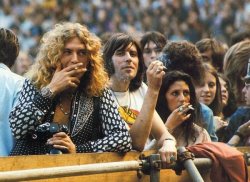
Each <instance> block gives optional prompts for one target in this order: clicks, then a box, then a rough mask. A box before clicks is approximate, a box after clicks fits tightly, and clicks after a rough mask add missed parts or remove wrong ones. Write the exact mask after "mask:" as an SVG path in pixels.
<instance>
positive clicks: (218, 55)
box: [195, 38, 226, 72]
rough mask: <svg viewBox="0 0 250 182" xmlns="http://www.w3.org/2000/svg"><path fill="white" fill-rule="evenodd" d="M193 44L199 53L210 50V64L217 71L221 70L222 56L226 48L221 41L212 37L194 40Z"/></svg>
mask: <svg viewBox="0 0 250 182" xmlns="http://www.w3.org/2000/svg"><path fill="white" fill-rule="evenodd" d="M195 45H196V47H197V48H198V49H199V51H200V53H204V52H206V51H211V57H212V60H211V61H212V62H211V64H212V65H213V66H214V68H215V69H216V70H217V71H218V72H222V68H223V58H224V55H225V53H226V48H224V46H223V43H222V42H220V41H218V40H216V39H213V38H205V39H201V40H200V41H198V42H196V44H195Z"/></svg>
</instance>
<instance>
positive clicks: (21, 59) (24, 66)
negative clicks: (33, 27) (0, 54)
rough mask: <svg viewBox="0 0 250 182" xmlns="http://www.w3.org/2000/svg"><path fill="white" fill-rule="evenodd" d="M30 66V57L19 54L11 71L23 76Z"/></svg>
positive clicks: (24, 53)
mask: <svg viewBox="0 0 250 182" xmlns="http://www.w3.org/2000/svg"><path fill="white" fill-rule="evenodd" d="M32 64H33V59H32V57H31V56H29V55H28V54H27V53H26V52H20V53H19V55H18V57H17V60H16V62H15V64H14V65H13V66H12V68H11V70H12V71H13V72H14V73H16V74H18V75H24V74H25V73H26V72H27V71H28V70H29V68H30V66H31V65H32Z"/></svg>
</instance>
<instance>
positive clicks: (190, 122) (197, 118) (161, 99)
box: [156, 71, 203, 144]
mask: <svg viewBox="0 0 250 182" xmlns="http://www.w3.org/2000/svg"><path fill="white" fill-rule="evenodd" d="M176 81H184V82H185V83H186V84H187V85H188V88H189V92H190V104H191V105H192V106H193V107H194V111H190V112H191V116H190V118H188V119H187V121H185V122H183V123H182V124H181V125H180V127H181V128H182V129H183V131H184V134H185V139H186V142H187V144H188V139H189V138H192V139H193V140H194V141H195V140H196V138H197V137H198V136H197V133H196V131H195V128H194V123H196V124H198V125H200V126H202V125H203V122H202V117H201V108H200V104H199V102H198V100H197V98H196V94H195V88H194V85H193V82H192V79H191V77H190V76H189V75H188V74H186V73H183V72H180V71H169V72H167V73H166V75H164V77H163V80H162V86H161V88H160V92H159V96H158V100H157V104H156V111H157V112H158V114H159V115H160V117H161V119H162V120H163V121H164V122H166V120H167V118H168V117H169V115H170V114H171V113H172V111H170V110H169V107H168V104H170V103H168V101H167V99H166V97H165V95H166V93H167V91H168V90H169V88H170V87H171V85H173V84H174V83H175V82H176Z"/></svg>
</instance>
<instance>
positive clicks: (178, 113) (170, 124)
mask: <svg viewBox="0 0 250 182" xmlns="http://www.w3.org/2000/svg"><path fill="white" fill-rule="evenodd" d="M190 106H192V105H190V104H189V103H186V104H183V105H181V106H180V107H178V108H176V109H175V110H174V111H173V112H172V113H171V114H170V115H169V117H168V119H167V121H166V123H165V126H166V127H167V128H168V129H169V131H173V130H174V129H175V128H176V127H178V126H179V125H180V124H181V123H183V122H184V121H186V120H187V119H188V118H189V117H190V116H191V114H186V113H187V112H188V111H189V110H190V109H192V107H190Z"/></svg>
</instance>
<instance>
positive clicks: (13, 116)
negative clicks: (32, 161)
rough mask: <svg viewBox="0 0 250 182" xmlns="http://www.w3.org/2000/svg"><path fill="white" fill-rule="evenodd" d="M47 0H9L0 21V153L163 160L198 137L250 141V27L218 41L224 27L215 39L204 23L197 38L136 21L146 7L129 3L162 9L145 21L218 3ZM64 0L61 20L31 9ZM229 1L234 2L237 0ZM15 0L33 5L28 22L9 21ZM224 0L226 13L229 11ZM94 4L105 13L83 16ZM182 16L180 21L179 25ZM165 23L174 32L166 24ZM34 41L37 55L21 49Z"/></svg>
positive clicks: (172, 158)
mask: <svg viewBox="0 0 250 182" xmlns="http://www.w3.org/2000/svg"><path fill="white" fill-rule="evenodd" d="M42 2H43V3H41V4H40V5H39V3H38V1H34V2H33V1H22V0H20V1H14V0H13V1H8V0H6V1H4V2H2V3H3V4H4V6H3V7H4V9H3V11H4V13H5V15H6V13H7V12H9V18H10V20H9V21H8V22H9V27H8V28H1V29H0V50H1V51H0V80H1V85H2V86H1V87H0V93H1V94H0V95H1V97H0V102H1V103H3V104H1V106H0V156H8V155H38V154H39V155H41V154H48V153H49V154H59V153H85V152H128V151H131V150H137V151H143V150H150V149H155V150H157V151H158V152H159V153H160V154H161V159H162V162H163V166H165V165H166V164H170V163H172V162H173V161H175V160H176V159H177V147H180V146H185V147H191V148H190V149H192V150H194V151H195V149H196V148H195V146H199V145H200V144H205V145H206V144H207V143H208V145H211V144H213V143H214V144H215V145H214V146H216V147H218V146H220V143H219V142H222V143H225V144H227V145H221V147H224V148H225V151H229V153H230V151H231V152H233V150H231V146H249V145H250V32H249V31H244V32H236V31H233V32H234V33H235V34H233V35H232V36H231V37H230V39H231V44H228V43H226V42H225V41H224V42H223V41H220V38H221V37H220V36H219V37H216V35H215V37H213V38H209V36H208V35H207V34H205V33H206V32H205V33H204V34H202V35H200V36H197V37H196V38H195V39H193V38H194V37H192V35H188V30H187V31H184V30H183V32H185V33H187V34H186V35H185V36H186V37H185V36H182V37H179V38H176V37H175V38H173V37H172V38H171V36H169V35H171V34H169V32H171V31H172V30H171V28H172V27H171V26H170V27H168V26H167V25H166V27H165V26H160V27H154V24H153V25H152V26H153V27H150V28H149V27H147V26H145V25H143V26H142V24H141V25H140V26H138V27H140V28H142V27H144V26H145V27H144V29H140V28H138V27H137V26H136V25H138V24H136V23H135V22H133V21H135V20H136V17H137V16H139V15H140V13H142V12H140V11H135V12H137V13H138V14H132V13H131V12H130V11H131V9H128V8H126V7H131V8H132V9H133V8H135V7H136V6H137V5H140V6H139V7H141V8H142V9H143V8H144V9H151V10H155V11H149V12H151V13H153V14H152V15H150V18H151V19H150V20H147V14H144V15H143V16H145V19H146V20H145V21H150V22H151V21H152V22H155V20H153V19H152V18H158V19H159V20H160V21H161V20H162V18H161V17H157V15H158V16H159V15H161V16H164V17H167V15H168V16H170V17H172V18H174V17H178V18H180V17H182V16H183V19H181V20H182V21H183V22H185V23H193V22H194V21H189V18H190V17H189V16H194V14H193V13H195V12H196V11H195V10H197V7H198V5H199V7H203V6H204V8H205V7H207V6H205V5H208V4H210V5H212V4H213V3H215V4H216V3H217V5H218V2H212V1H206V2H203V1H191V2H192V3H191V2H190V3H188V1H187V2H186V1H184V2H182V1H173V2H172V1H167V2H166V3H167V4H169V5H171V6H170V7H172V8H173V7H174V8H184V9H183V11H182V13H183V14H179V15H178V16H177V15H176V16H175V15H174V14H175V13H177V12H178V11H173V13H174V14H173V15H171V14H167V15H166V14H164V12H163V8H166V9H168V8H170V7H168V6H164V5H162V4H161V3H160V2H157V1H153V2H151V3H149V2H147V1H145V2H144V1H133V3H132V1H131V2H130V1H128V2H123V1H121V2H120V5H119V7H120V9H119V11H117V12H116V11H115V12H113V10H115V9H112V11H107V8H110V7H111V5H112V6H113V5H114V6H115V5H117V4H116V3H117V2H113V1H103V2H99V1H93V2H92V4H91V3H89V2H88V1H79V2H78V1H76V2H77V3H76V4H74V3H72V4H67V2H68V1H42ZM143 2H144V3H143ZM181 2H182V3H181ZM244 2H245V1H244ZM15 3H17V4H18V5H19V6H15V5H16V4H15ZM23 3H24V4H25V5H27V6H21V5H22V4H23ZM57 3H62V4H63V5H64V6H63V5H62V7H63V8H62V9H56V11H55V12H56V14H55V17H54V18H55V19H53V21H52V19H51V18H49V17H46V16H44V17H43V15H44V14H43V13H42V14H39V13H37V12H39V11H37V12H36V13H35V14H34V13H30V12H29V11H28V9H26V8H30V6H31V7H34V8H35V7H39V8H42V9H39V10H47V11H50V10H51V11H52V10H55V8H56V7H55V6H54V5H55V4H57ZM112 3H113V4H112ZM148 3H149V4H148ZM245 3H246V4H245V5H246V7H247V3H248V1H246V2H245ZM90 4H91V5H92V6H90ZM163 4H164V3H163ZM239 4H240V3H239ZM66 5H68V6H66ZM75 5H80V6H79V7H78V8H76V7H75ZM180 5H181V6H180ZM188 5H189V6H188ZM213 5H214V4H213ZM227 5H228V6H226V7H227V8H229V7H231V8H232V7H234V6H233V5H235V6H236V4H235V3H233V2H231V1H230V2H228V4H227ZM229 5H231V6H229ZM14 6H15V7H14ZM237 6H238V4H237ZM10 7H13V8H25V9H26V10H27V12H26V13H27V15H30V18H31V19H30V22H29V23H28V24H27V22H26V20H23V21H22V22H19V23H20V24H16V25H15V26H14V24H15V23H18V21H20V19H18V20H16V19H13V21H12V23H10V22H11V17H13V16H18V15H20V14H18V11H17V13H16V14H13V13H12V12H11V11H12V10H11V11H10V9H8V8H10ZM90 7H92V8H93V9H91V8H90ZM195 7H196V8H195ZM243 7H245V6H243ZM71 8H76V10H78V11H71ZM79 8H80V9H79ZM185 8H187V9H186V10H189V11H188V14H187V16H186V15H185V12H186V11H185ZM224 8H225V7H224ZM224 8H223V10H224V13H229V12H230V11H229V12H228V11H226V10H228V9H224ZM61 10H64V11H63V13H62V14H63V18H64V19H63V20H65V22H61V23H56V22H57V19H56V18H59V20H60V18H62V16H61V15H62V14H61ZM66 10H68V11H66ZM198 10H199V13H201V12H202V8H200V9H198ZM209 10H210V11H211V10H212V9H209ZM237 10H238V9H237V8H236V10H235V9H234V11H235V12H237ZM19 11H21V10H19ZM89 11H90V12H91V13H90V12H89ZM80 12H81V13H80ZM86 12H88V13H90V14H92V15H93V14H96V13H97V15H98V16H99V17H98V18H97V19H98V20H102V21H103V22H98V23H94V24H90V23H89V22H86V21H87V20H86V19H84V21H83V19H81V17H83V15H82V13H86ZM146 12H147V11H145V13H146ZM157 12H158V13H157ZM166 12H167V13H169V12H168V11H166ZM190 12H192V13H191V15H190ZM243 12H244V13H246V12H247V10H245V11H243ZM29 13H30V14H29ZM65 13H66V14H65ZM105 13H111V14H110V15H109V14H105ZM112 13H118V14H119V15H121V16H122V17H121V19H122V18H125V19H124V21H123V20H121V22H127V21H128V24H130V25H133V28H134V30H130V31H132V32H137V33H134V34H133V35H132V34H131V33H127V32H130V31H128V30H129V29H123V28H122V27H123V26H118V25H117V26H118V27H114V25H112V22H113V19H112V18H117V17H116V16H114V15H113V14H112ZM127 13H128V14H127ZM154 13H156V14H154ZM162 13H163V14H162ZM196 13H197V12H196ZM203 13H204V12H203ZM100 14H101V15H100ZM236 14H237V13H235V16H236ZM136 15H137V16H136ZM203 15H204V14H203ZM88 16H89V15H88ZM109 16H111V17H112V18H109ZM123 16H124V17H123ZM204 16H205V15H204ZM218 16H219V15H218ZM26 17H29V16H26ZM104 17H106V18H107V20H106V19H105V18H104ZM131 17H133V18H132V19H131ZM184 17H185V18H184ZM223 17H224V18H225V14H224V16H223ZM236 17H237V16H236ZM79 18H80V19H79ZM92 18H93V17H92ZM186 18H188V19H186ZM193 18H194V17H193ZM203 18H204V17H203ZM217 18H218V17H217ZM170 19H171V18H170ZM108 20H109V21H110V20H111V22H107V21H108ZM125 20H126V21H125ZM181 20H178V19H176V21H177V22H178V23H177V22H176V23H177V24H179V25H180V24H181V23H183V22H182V21H181ZM203 20H204V19H203ZM49 21H51V22H49ZM74 21H77V22H79V23H74ZM114 21H115V19H114ZM162 21H164V20H162ZM179 21H180V22H179ZM217 21H218V20H217ZM221 21H222V20H221ZM224 21H225V20H224ZM0 22H1V21H0ZM25 22H26V23H25ZM222 22H223V21H222ZM102 23H103V24H102ZM144 23H146V22H144ZM224 23H225V22H224ZM238 23H239V22H238ZM241 23H243V22H241ZM245 23H247V20H246V22H245ZM45 25H46V26H47V27H46V28H48V29H49V30H47V29H46V28H45ZM52 25H53V26H52ZM97 25H99V26H100V27H102V28H104V29H98V28H100V27H99V26H98V27H95V26H97ZM104 25H109V26H107V27H106V26H104ZM226 25H227V24H226ZM229 25H230V26H231V25H232V22H230V23H229ZM50 26H51V27H50ZM17 27H18V29H16V28H17ZM24 27H25V28H24ZM28 27H29V28H28ZM164 27H165V28H167V30H168V32H166V31H162V30H161V29H159V28H164ZM198 27H199V26H198ZM19 28H20V29H19ZM27 28H28V29H27ZM112 28H114V29H112ZM127 28H128V27H127ZM137 28H138V29H137ZM179 28H180V27H179ZM193 28H194V27H193ZM196 28H197V27H196ZM217 28H218V27H217ZM224 28H225V27H224ZM241 28H242V26H241ZM24 29H26V30H29V31H30V32H29V33H27V32H26V33H27V34H25V36H24V34H23V35H21V34H22V33H24V32H23V30H24ZM151 29H154V31H148V30H151ZM219 29H220V30H221V32H220V31H219V32H220V33H221V35H224V36H225V37H226V36H228V35H227V32H224V29H223V28H222V27H220V28H219ZM219 29H218V30H219ZM225 29H226V30H228V28H225ZM114 30H115V31H114ZM216 30H217V29H216ZM107 31H108V33H107V34H105V36H104V34H102V33H104V32H107ZM144 31H147V32H145V33H144ZM32 32H33V33H34V34H32ZM114 32H116V33H114ZM138 32H140V33H138ZM173 32H175V33H176V31H173ZM192 32H193V33H194V32H195V31H194V30H192ZM202 32H203V31H202ZM20 35H21V36H20ZM183 35H184V34H183ZM197 35H198V34H197ZM218 35H219V34H218ZM33 36H37V37H36V41H38V40H39V42H36V43H35V44H33V45H32V46H30V45H31V44H30V45H29V44H28V43H27V42H25V41H28V42H29V40H26V38H27V39H29V38H34V37H33ZM203 37H205V38H203ZM225 40H228V39H225ZM26 43H27V44H26ZM25 46H28V47H26V48H24V47H25ZM33 46H35V49H36V51H35V52H33V53H34V55H33V56H34V58H33V57H32V56H29V55H27V54H26V55H25V54H23V53H27V52H25V51H27V50H29V51H30V50H32V49H33V48H34V47H33ZM32 51H34V50H32ZM18 55H19V56H18ZM23 62H24V63H25V64H21V63H23ZM11 70H12V71H11ZM14 72H15V73H14ZM218 141H219V142H218ZM192 147H194V148H192ZM210 147H211V146H210ZM233 153H234V154H235V152H233ZM241 157H242V156H241ZM225 160H226V159H225ZM232 176H234V175H232ZM232 176H230V175H229V177H232ZM237 176H238V177H239V175H237ZM241 178H245V176H241ZM231 179H232V180H233V179H235V178H233V177H232V178H231Z"/></svg>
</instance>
